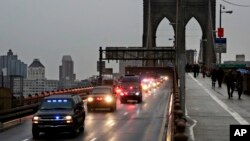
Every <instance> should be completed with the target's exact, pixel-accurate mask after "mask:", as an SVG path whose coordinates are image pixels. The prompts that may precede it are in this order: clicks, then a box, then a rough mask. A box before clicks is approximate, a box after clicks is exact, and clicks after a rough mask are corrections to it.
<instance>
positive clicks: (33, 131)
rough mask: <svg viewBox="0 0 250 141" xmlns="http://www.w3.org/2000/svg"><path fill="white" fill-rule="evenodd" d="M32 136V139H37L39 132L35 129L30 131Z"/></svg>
mask: <svg viewBox="0 0 250 141" xmlns="http://www.w3.org/2000/svg"><path fill="white" fill-rule="evenodd" d="M32 136H33V138H34V139H37V138H38V137H39V131H38V130H36V129H32Z"/></svg>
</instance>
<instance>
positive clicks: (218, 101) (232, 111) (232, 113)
mask: <svg viewBox="0 0 250 141" xmlns="http://www.w3.org/2000/svg"><path fill="white" fill-rule="evenodd" d="M189 76H191V78H192V79H193V80H194V81H195V82H196V83H198V84H199V85H200V86H201V87H202V88H203V89H204V90H205V91H206V92H207V93H208V94H209V96H210V97H212V98H213V99H214V101H216V102H217V103H218V104H219V105H220V106H221V107H222V108H223V109H225V110H226V111H227V112H228V113H229V114H230V115H231V116H233V118H234V119H235V120H237V121H238V122H239V123H240V124H241V125H242V124H249V122H248V121H247V120H245V119H244V118H243V117H241V116H240V114H238V113H237V112H236V111H234V110H233V109H232V108H230V107H228V106H227V105H226V104H225V103H224V102H222V101H221V100H220V99H219V98H217V97H216V96H215V95H214V94H213V93H212V92H211V91H209V90H208V89H207V88H205V87H204V86H203V85H202V84H201V83H200V82H199V81H198V80H196V79H194V77H193V76H192V75H191V74H189Z"/></svg>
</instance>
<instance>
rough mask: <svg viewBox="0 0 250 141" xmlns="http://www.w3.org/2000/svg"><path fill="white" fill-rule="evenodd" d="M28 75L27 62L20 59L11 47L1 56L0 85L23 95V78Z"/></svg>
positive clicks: (15, 93) (16, 94)
mask: <svg viewBox="0 0 250 141" xmlns="http://www.w3.org/2000/svg"><path fill="white" fill-rule="evenodd" d="M26 77H27V64H25V63H23V62H22V61H21V60H19V59H18V56H17V55H14V54H13V52H12V50H11V49H10V50H9V51H8V53H7V55H2V56H0V79H1V81H0V87H2V86H3V87H6V88H10V89H11V93H12V94H13V95H15V96H22V95H23V79H24V78H26Z"/></svg>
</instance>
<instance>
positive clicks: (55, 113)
mask: <svg viewBox="0 0 250 141" xmlns="http://www.w3.org/2000/svg"><path fill="white" fill-rule="evenodd" d="M84 121H85V110H84V107H83V101H82V99H81V97H80V96H79V95H73V94H63V95H52V96H49V97H45V98H44V99H43V101H42V102H41V105H40V107H39V109H38V111H37V113H35V114H34V116H33V118H32V134H33V138H37V137H39V133H40V132H51V131H56V132H72V133H76V132H77V130H79V131H83V130H84Z"/></svg>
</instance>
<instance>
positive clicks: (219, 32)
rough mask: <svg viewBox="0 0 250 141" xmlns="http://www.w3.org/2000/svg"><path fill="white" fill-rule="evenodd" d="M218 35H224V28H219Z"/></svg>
mask: <svg viewBox="0 0 250 141" xmlns="http://www.w3.org/2000/svg"><path fill="white" fill-rule="evenodd" d="M218 37H220V38H222V37H224V28H221V27H220V28H218Z"/></svg>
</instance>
